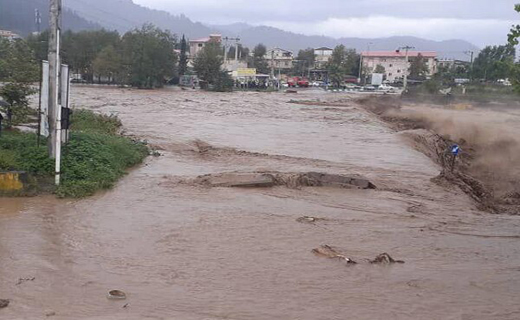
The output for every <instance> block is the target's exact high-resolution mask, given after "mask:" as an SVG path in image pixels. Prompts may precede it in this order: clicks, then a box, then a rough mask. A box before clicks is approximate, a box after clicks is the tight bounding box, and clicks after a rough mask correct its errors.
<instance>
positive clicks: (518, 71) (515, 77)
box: [508, 4, 520, 93]
mask: <svg viewBox="0 0 520 320" xmlns="http://www.w3.org/2000/svg"><path fill="white" fill-rule="evenodd" d="M515 11H516V12H520V4H516V5H515ZM518 38H520V25H518V24H517V25H515V26H513V27H512V28H511V32H510V33H509V35H508V40H509V45H511V46H517V45H518V44H519V41H518ZM510 77H511V80H512V83H513V86H514V88H515V91H516V92H518V93H520V64H519V63H515V64H513V65H512V68H511V74H510Z"/></svg>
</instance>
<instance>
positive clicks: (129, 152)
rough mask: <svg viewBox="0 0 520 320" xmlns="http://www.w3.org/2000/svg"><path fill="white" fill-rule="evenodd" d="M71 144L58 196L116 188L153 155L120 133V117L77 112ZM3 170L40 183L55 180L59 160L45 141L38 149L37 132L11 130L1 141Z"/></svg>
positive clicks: (65, 150)
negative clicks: (29, 176) (129, 171)
mask: <svg viewBox="0 0 520 320" xmlns="http://www.w3.org/2000/svg"><path fill="white" fill-rule="evenodd" d="M72 123H73V124H72V126H71V132H70V141H69V143H68V144H67V145H64V147H63V161H62V184H61V185H60V186H59V187H58V188H57V189H56V190H55V192H56V194H57V195H58V196H59V197H73V198H79V197H85V196H89V195H92V194H94V193H95V192H96V191H98V190H103V189H108V188H110V187H112V186H113V185H114V184H115V183H116V182H117V180H118V179H119V178H120V177H122V176H123V175H124V174H125V170H126V169H128V168H130V167H132V166H134V165H136V164H139V163H141V162H142V161H143V159H144V158H145V157H146V156H147V155H148V147H147V146H146V145H145V144H144V143H142V142H139V141H134V140H132V139H130V138H128V137H124V136H121V135H119V134H118V130H119V128H120V126H121V122H120V121H119V119H118V118H117V117H113V116H104V115H97V114H94V113H93V112H91V111H87V110H80V111H77V112H76V113H75V114H74V115H73V118H72ZM0 170H22V171H26V172H28V173H30V174H32V175H34V176H35V177H36V178H37V179H38V180H39V181H45V180H46V178H48V177H52V175H53V172H54V161H53V160H52V159H49V157H48V156H47V147H46V141H43V140H42V142H41V145H40V146H38V145H37V137H36V135H35V134H34V133H23V132H19V131H15V130H11V131H6V132H4V133H3V134H2V136H1V137H0Z"/></svg>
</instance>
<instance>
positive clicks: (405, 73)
mask: <svg viewBox="0 0 520 320" xmlns="http://www.w3.org/2000/svg"><path fill="white" fill-rule="evenodd" d="M401 49H404V50H405V51H406V55H405V57H406V58H405V59H406V60H405V61H406V70H405V71H404V82H403V92H406V88H407V87H408V71H409V66H408V51H409V50H411V49H415V47H410V46H405V47H400V48H399V49H397V52H399V50H401Z"/></svg>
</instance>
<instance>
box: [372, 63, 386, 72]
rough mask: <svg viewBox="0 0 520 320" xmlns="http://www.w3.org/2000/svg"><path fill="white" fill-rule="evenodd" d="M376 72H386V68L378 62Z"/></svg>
mask: <svg viewBox="0 0 520 320" xmlns="http://www.w3.org/2000/svg"><path fill="white" fill-rule="evenodd" d="M374 73H383V74H384V73H386V69H385V67H384V66H382V65H380V64H378V65H377V66H376V68H375V69H374Z"/></svg>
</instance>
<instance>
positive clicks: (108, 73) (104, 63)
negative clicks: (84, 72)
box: [92, 45, 123, 83]
mask: <svg viewBox="0 0 520 320" xmlns="http://www.w3.org/2000/svg"><path fill="white" fill-rule="evenodd" d="M92 67H93V71H94V74H96V75H97V76H98V77H106V78H107V79H108V81H109V82H111V83H113V82H119V81H120V75H121V71H122V67H123V64H122V62H121V55H120V54H119V53H118V52H117V51H116V49H115V48H114V47H113V46H112V45H108V46H107V47H105V48H104V49H103V50H101V52H100V53H99V54H98V55H97V56H96V59H94V62H93V64H92Z"/></svg>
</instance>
